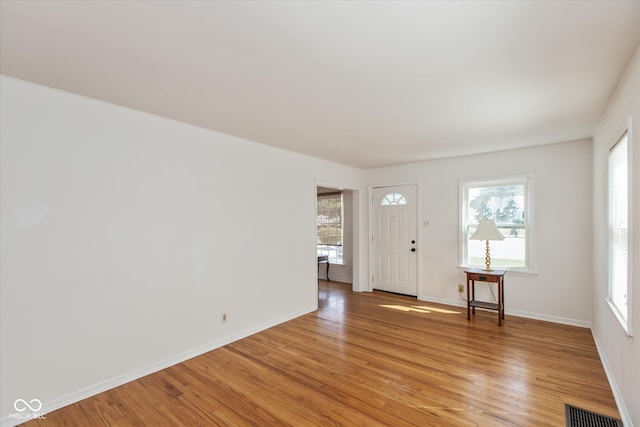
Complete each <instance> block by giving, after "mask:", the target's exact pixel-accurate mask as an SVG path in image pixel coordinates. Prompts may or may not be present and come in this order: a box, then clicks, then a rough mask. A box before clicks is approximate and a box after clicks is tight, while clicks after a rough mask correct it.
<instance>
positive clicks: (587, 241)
mask: <svg viewBox="0 0 640 427" xmlns="http://www.w3.org/2000/svg"><path fill="white" fill-rule="evenodd" d="M591 155H592V148H591V142H590V141H578V142H569V143H561V144H552V145H545V146H540V147H533V148H525V149H518V150H510V151H501V152H495V153H490V154H482V155H475V156H465V157H456V158H450V159H442V160H433V161H427V162H421V163H415V164H411V165H403V166H396V167H387V168H380V169H373V170H369V171H367V178H366V179H367V182H368V183H371V184H372V185H374V186H375V185H385V184H396V183H406V182H416V181H419V182H420V188H421V194H420V199H421V208H420V213H419V217H421V218H424V219H429V221H430V227H429V228H422V229H421V230H422V233H421V235H420V236H419V238H420V240H419V241H418V243H419V245H420V247H419V251H420V252H419V256H420V257H421V259H420V261H421V265H422V269H421V270H422V271H421V273H422V274H421V282H420V283H419V284H418V297H419V298H420V299H424V300H430V301H437V302H442V303H446V304H459V305H462V304H464V303H463V301H462V300H461V299H460V297H459V295H458V291H457V285H458V284H459V283H460V284H462V283H465V278H464V273H463V270H461V269H459V268H458V263H459V260H458V257H459V256H458V246H459V244H458V235H459V234H458V229H459V195H458V183H459V180H466V179H476V178H478V179H483V178H489V177H498V176H512V175H521V174H528V173H534V174H535V178H534V179H535V194H534V210H535V219H534V222H535V224H534V225H535V238H536V242H537V245H536V258H537V271H538V274H537V275H535V276H533V277H527V276H521V275H515V273H507V276H506V277H505V294H506V312H507V313H511V314H517V315H523V316H527V317H534V318H540V319H545V320H551V321H556V322H562V323H568V324H576V325H581V326H590V325H591V320H592V295H591V288H592V278H591V255H592V253H591V247H592V241H591V221H592V216H591V208H592V201H591V200H592V199H591V194H592V193H591V171H592V157H591ZM420 222H421V221H420Z"/></svg>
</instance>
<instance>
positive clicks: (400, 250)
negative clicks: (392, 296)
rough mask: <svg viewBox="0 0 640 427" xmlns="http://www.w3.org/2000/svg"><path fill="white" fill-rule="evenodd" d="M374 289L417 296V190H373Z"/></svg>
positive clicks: (409, 188)
mask: <svg viewBox="0 0 640 427" xmlns="http://www.w3.org/2000/svg"><path fill="white" fill-rule="evenodd" d="M372 203H373V253H374V265H375V267H374V273H373V288H374V289H379V290H382V291H389V292H397V293H400V294H405V295H413V296H416V295H417V294H418V286H417V279H416V277H417V252H416V250H417V245H416V242H417V235H416V210H417V203H416V186H415V185H401V186H396V187H381V188H374V189H373V200H372Z"/></svg>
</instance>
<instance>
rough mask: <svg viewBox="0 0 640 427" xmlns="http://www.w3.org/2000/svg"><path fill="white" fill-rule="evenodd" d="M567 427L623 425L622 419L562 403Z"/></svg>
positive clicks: (618, 426)
mask: <svg viewBox="0 0 640 427" xmlns="http://www.w3.org/2000/svg"><path fill="white" fill-rule="evenodd" d="M564 415H565V417H566V420H567V424H566V426H567V427H623V426H622V421H620V420H618V419H616V418H611V417H607V416H606V415H601V414H596V413H595V412H591V411H587V410H586V409H582V408H578V407H575V406H571V405H569V404H566V403H565V404H564Z"/></svg>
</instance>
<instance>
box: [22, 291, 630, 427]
mask: <svg viewBox="0 0 640 427" xmlns="http://www.w3.org/2000/svg"><path fill="white" fill-rule="evenodd" d="M319 287H320V289H319V309H318V311H317V312H315V313H311V314H308V315H305V316H302V317H299V318H297V319H294V320H292V321H289V322H286V323H283V324H281V325H278V326H275V327H273V328H271V329H268V330H266V331H263V332H260V333H258V334H255V335H252V336H250V337H248V338H245V339H242V340H239V341H236V342H234V343H232V344H229V345H227V346H225V347H222V348H219V349H216V350H214V351H211V352H209V353H206V354H204V355H202V356H199V357H196V358H194V359H191V360H188V361H186V362H184V363H181V364H178V365H175V366H173V367H170V368H168V369H165V370H163V371H160V372H157V373H155V374H152V375H149V376H147V377H144V378H141V379H139V380H137V381H133V382H131V383H128V384H125V385H123V386H120V387H117V388H115V389H113V390H109V391H107V392H105V393H101V394H99V395H96V396H93V397H91V398H89V399H85V400H83V401H81V402H78V403H76V404H73V405H70V406H68V407H66V408H62V409H60V410H58V411H55V412H52V413H50V414H47V416H46V419H44V420H34V421H31V422H29V423H27V425H28V426H38V425H42V426H89V425H90V426H143V425H154V426H165V425H166V426H169V425H171V426H216V425H219V426H246V425H255V426H266V425H283V426H284V425H292V426H301V425H304V426H313V425H370V426H375V425H394V426H403V425H407V426H408V425H429V426H536V427H538V426H558V425H564V403H570V404H573V405H576V406H579V407H582V408H585V409H588V410H592V411H595V412H599V413H603V414H605V415H609V416H613V417H616V418H619V414H618V411H617V409H616V406H615V402H614V399H613V395H612V393H611V390H610V388H609V385H608V383H607V379H606V376H605V373H604V370H603V368H602V364H601V362H600V360H599V358H598V354H597V351H596V348H595V344H594V342H593V338H592V336H591V333H590V331H589V330H588V329H583V328H577V327H571V326H566V325H559V324H554V323H548V322H542V321H536V320H531V319H523V318H518V317H513V316H508V317H507V322H505V324H504V325H503V326H502V327H498V326H497V325H496V323H495V313H487V312H482V311H480V312H478V313H477V314H476V316H475V317H474V318H473V319H472V320H471V321H467V320H466V308H460V307H451V306H445V305H440V304H431V303H425V302H422V301H417V300H416V299H415V298H410V297H402V296H398V295H393V294H387V293H384V292H373V293H353V292H351V291H350V290H349V287H348V285H345V284H341V283H336V282H324V281H321V282H320V285H319Z"/></svg>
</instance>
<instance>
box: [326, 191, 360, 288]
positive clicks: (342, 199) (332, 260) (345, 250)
mask: <svg viewBox="0 0 640 427" xmlns="http://www.w3.org/2000/svg"><path fill="white" fill-rule="evenodd" d="M359 194H360V192H359V191H358V190H353V189H348V188H343V187H342V188H341V187H336V186H333V185H324V184H319V183H318V184H316V249H317V255H318V256H320V255H323V256H328V261H329V263H328V264H326V263H324V262H323V263H319V265H318V269H317V273H318V279H320V280H327V279H329V280H331V281H332V282H334V281H335V282H342V283H349V284H352V288H353V289H354V290H356V289H355V288H356V287H358V285H357V284H358V268H359V267H358V266H359V265H360V263H359V259H358V256H359V253H360V251H359V237H358V228H359V226H358V224H359V206H360V204H359ZM327 270H328V272H329V276H328V277H327Z"/></svg>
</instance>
